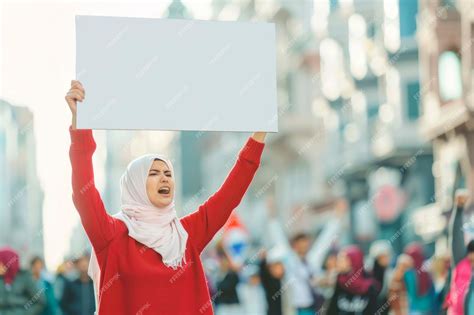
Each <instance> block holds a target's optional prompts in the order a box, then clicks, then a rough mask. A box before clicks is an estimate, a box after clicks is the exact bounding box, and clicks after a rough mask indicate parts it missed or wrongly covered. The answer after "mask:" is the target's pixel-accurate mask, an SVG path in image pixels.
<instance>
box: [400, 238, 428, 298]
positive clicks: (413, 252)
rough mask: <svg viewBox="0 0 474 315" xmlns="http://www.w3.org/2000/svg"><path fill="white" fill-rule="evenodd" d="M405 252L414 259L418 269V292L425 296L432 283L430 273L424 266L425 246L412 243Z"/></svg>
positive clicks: (415, 266)
mask: <svg viewBox="0 0 474 315" xmlns="http://www.w3.org/2000/svg"><path fill="white" fill-rule="evenodd" d="M405 254H407V255H409V256H410V257H411V258H412V259H413V265H414V266H413V267H414V268H415V269H416V270H415V271H416V280H417V287H418V288H417V293H418V295H419V296H423V295H425V294H426V293H428V291H429V290H430V288H431V285H432V283H431V277H430V274H429V273H428V272H427V271H426V270H425V268H424V266H423V264H424V261H425V255H424V253H423V247H422V246H421V245H420V244H418V243H412V244H410V245H408V246H407V247H406V249H405Z"/></svg>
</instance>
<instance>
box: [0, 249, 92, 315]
mask: <svg viewBox="0 0 474 315" xmlns="http://www.w3.org/2000/svg"><path fill="white" fill-rule="evenodd" d="M89 259H90V257H89V255H88V254H84V255H81V256H80V257H77V258H76V259H73V260H67V261H65V262H63V263H62V264H61V265H60V266H59V267H58V269H57V271H56V274H55V275H52V274H51V273H49V272H48V271H47V270H46V269H45V264H44V261H43V259H42V258H41V257H33V258H32V259H31V260H30V265H29V270H28V269H20V257H19V256H18V254H17V252H16V251H15V250H13V249H11V248H8V247H4V248H0V314H1V315H92V314H94V311H95V300H94V287H93V283H92V280H91V279H90V278H89V276H88V275H87V269H88V266H89Z"/></svg>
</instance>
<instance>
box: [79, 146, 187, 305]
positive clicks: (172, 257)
mask: <svg viewBox="0 0 474 315" xmlns="http://www.w3.org/2000/svg"><path fill="white" fill-rule="evenodd" d="M156 159H159V160H162V161H163V162H165V163H166V164H167V165H168V168H169V169H170V170H171V176H172V177H174V171H173V165H172V163H171V161H169V160H168V159H166V158H165V157H163V156H161V155H156V154H148V155H144V156H141V157H139V158H137V159H135V160H133V161H132V162H130V164H129V165H128V166H127V170H126V171H125V172H124V174H123V175H122V177H121V179H120V186H121V211H120V212H118V213H116V214H115V215H113V217H115V218H117V219H119V220H121V221H123V222H124V223H125V225H126V226H127V228H128V235H129V236H130V237H132V238H134V239H135V240H137V241H138V242H140V243H142V244H144V245H146V246H147V247H149V248H151V249H153V250H154V251H156V252H157V253H158V254H160V255H161V256H162V259H163V263H164V264H165V265H166V266H167V267H170V268H173V269H177V268H178V267H181V266H182V265H183V264H185V263H186V261H185V256H184V252H185V250H186V242H187V239H188V233H187V232H186V230H185V229H184V227H183V226H182V224H181V222H180V220H179V219H178V217H177V214H176V210H175V207H174V205H175V203H174V198H173V201H172V202H171V203H170V204H169V205H168V206H167V207H165V208H158V207H155V206H154V205H153V204H152V203H151V202H150V199H149V198H148V195H147V192H146V181H147V177H148V173H149V170H150V167H151V165H152V164H153V161H154V160H156ZM88 274H89V276H90V277H91V278H92V280H93V281H94V291H95V298H96V310H98V304H99V283H100V268H99V263H98V261H97V257H96V255H95V253H94V251H92V254H91V260H90V264H89V270H88Z"/></svg>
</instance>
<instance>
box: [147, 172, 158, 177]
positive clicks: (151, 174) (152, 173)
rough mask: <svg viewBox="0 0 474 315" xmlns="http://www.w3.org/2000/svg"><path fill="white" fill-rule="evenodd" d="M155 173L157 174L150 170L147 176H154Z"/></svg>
mask: <svg viewBox="0 0 474 315" xmlns="http://www.w3.org/2000/svg"><path fill="white" fill-rule="evenodd" d="M155 175H157V173H156V172H151V173H150V174H148V176H155Z"/></svg>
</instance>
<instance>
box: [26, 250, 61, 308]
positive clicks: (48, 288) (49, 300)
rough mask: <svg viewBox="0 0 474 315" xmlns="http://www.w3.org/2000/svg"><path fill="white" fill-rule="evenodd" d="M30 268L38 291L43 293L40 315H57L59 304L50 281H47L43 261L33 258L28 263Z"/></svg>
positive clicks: (39, 258) (36, 257)
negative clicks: (44, 302)
mask: <svg viewBox="0 0 474 315" xmlns="http://www.w3.org/2000/svg"><path fill="white" fill-rule="evenodd" d="M30 267H31V274H32V275H33V279H34V281H35V282H36V286H37V287H38V290H40V291H43V292H44V296H45V298H46V300H45V301H46V305H45V308H44V310H43V312H42V313H41V315H58V311H59V304H58V301H57V300H56V297H55V295H54V287H53V284H52V281H51V280H50V279H48V275H47V273H46V271H45V269H44V261H43V259H42V258H41V257H39V256H35V257H33V258H32V259H31V262H30Z"/></svg>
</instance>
